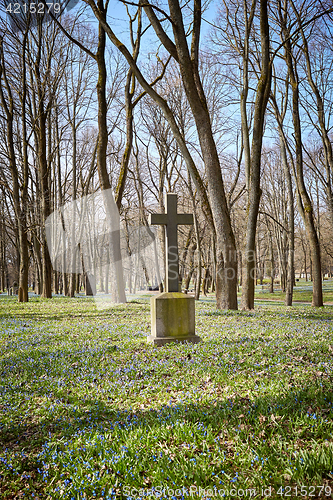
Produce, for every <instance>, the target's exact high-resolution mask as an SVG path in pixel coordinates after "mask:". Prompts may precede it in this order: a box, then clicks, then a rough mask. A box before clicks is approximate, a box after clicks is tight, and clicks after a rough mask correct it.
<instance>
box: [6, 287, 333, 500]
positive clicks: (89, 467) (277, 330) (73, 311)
mask: <svg viewBox="0 0 333 500" xmlns="http://www.w3.org/2000/svg"><path fill="white" fill-rule="evenodd" d="M332 315H333V307H325V308H324V309H322V310H315V309H312V308H311V307H309V306H301V305H298V306H297V307H295V308H292V309H290V308H289V309H286V308H284V307H282V306H279V305H263V306H257V307H256V310H255V311H254V312H246V313H245V312H241V311H238V312H230V311H217V310H216V309H215V305H214V303H213V301H210V300H208V301H200V302H199V303H197V320H196V327H197V333H198V335H200V336H201V338H202V342H201V343H200V344H198V345H177V344H172V345H170V344H169V345H167V346H164V347H161V348H154V347H153V346H152V345H148V344H147V343H146V336H147V335H148V334H149V329H150V311H149V303H148V302H147V301H145V300H141V301H140V300H137V301H136V302H135V303H130V304H127V305H120V306H117V307H114V308H113V309H111V310H110V311H103V312H100V311H97V310H96V308H95V304H94V301H93V300H90V299H65V298H54V299H53V300H51V301H47V300H41V299H38V298H35V299H32V300H31V301H30V302H29V303H28V304H18V303H17V302H16V299H15V298H13V297H4V296H3V297H1V298H0V344H1V357H0V377H1V390H0V415H1V418H0V441H1V447H0V476H1V479H0V481H1V482H0V498H1V499H14V498H17V499H18V498H28V499H36V498H39V499H56V500H58V499H80V500H81V499H109V498H132V499H139V498H170V499H171V498H172V491H171V490H175V489H181V488H183V487H184V488H185V491H184V492H183V493H184V495H183V496H180V495H179V493H180V492H179V491H178V492H174V493H175V494H174V496H173V497H174V498H185V499H186V498H188V499H192V498H221V497H222V493H221V495H220V496H215V492H216V491H217V490H224V493H225V497H227V498H240V496H242V494H239V495H238V493H237V494H236V495H235V492H238V491H240V490H241V489H243V490H247V495H244V497H245V498H250V496H251V495H252V497H253V492H252V491H250V489H251V488H253V489H255V490H256V494H257V498H264V495H263V494H261V490H262V489H265V488H271V490H269V492H270V493H271V496H270V498H284V495H285V494H288V493H291V497H294V498H296V497H298V498H300V497H301V487H302V485H303V490H302V491H303V496H302V498H306V496H308V498H314V497H315V498H319V493H320V492H321V493H322V494H321V498H325V493H326V494H327V496H329V497H331V494H330V492H331V491H333V481H332V478H333V439H332V430H333V420H332V417H333V408H332V406H333V390H332V380H333V379H332V365H333V322H332V317H333V316H332ZM191 486H192V490H191V493H193V494H192V496H189V495H187V494H186V489H187V493H189V492H190V487H191ZM281 486H282V487H283V488H285V490H281V489H280V488H281ZM310 486H313V487H314V489H313V490H310ZM153 487H155V488H158V487H160V489H157V491H156V493H157V494H158V493H159V492H161V491H162V493H161V494H160V495H152V494H150V495H149V490H151V488H153ZM199 487H201V488H202V489H205V490H206V495H205V494H204V493H203V492H202V491H201V492H199V491H197V493H195V488H197V490H199ZM296 487H297V488H298V490H297V495H296V494H295V493H296V490H295V488H296ZM320 487H323V489H322V490H320ZM132 488H133V490H132ZM163 488H164V489H165V490H164V492H163ZM214 488H216V490H214ZM288 488H292V489H291V490H289V489H288ZM325 488H326V490H325ZM142 489H145V491H141V492H140V490H142ZM208 489H210V490H211V491H208ZM144 493H146V496H144V495H143V494H144ZM150 493H151V491H150ZM244 493H246V492H245V491H244ZM310 493H315V496H314V495H309V494H310ZM327 496H326V497H327ZM289 497H290V496H289Z"/></svg>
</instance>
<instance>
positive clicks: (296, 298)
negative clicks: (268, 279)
mask: <svg viewBox="0 0 333 500" xmlns="http://www.w3.org/2000/svg"><path fill="white" fill-rule="evenodd" d="M263 288H264V289H263ZM274 289H275V291H274V293H269V285H268V284H266V283H265V284H264V287H262V286H260V285H258V286H256V293H255V297H256V299H265V300H278V301H282V302H284V299H285V295H286V294H285V293H284V292H282V291H281V288H279V285H274ZM323 300H324V304H325V303H331V302H332V303H333V282H332V280H326V281H323ZM311 301H312V282H311V281H305V279H304V278H303V279H301V280H300V281H298V282H297V283H296V286H295V287H294V294H293V302H296V303H297V302H309V303H311Z"/></svg>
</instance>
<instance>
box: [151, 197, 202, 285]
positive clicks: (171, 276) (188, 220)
mask: <svg viewBox="0 0 333 500" xmlns="http://www.w3.org/2000/svg"><path fill="white" fill-rule="evenodd" d="M165 204H166V213H165V214H150V215H149V219H148V221H149V224H150V225H164V226H166V231H165V234H166V236H165V249H166V250H165V256H166V266H165V271H166V276H165V288H166V290H165V291H166V292H178V291H179V267H178V262H179V258H178V238H177V226H179V225H189V224H193V215H192V214H178V213H177V195H176V194H174V193H168V194H167V195H166V197H165Z"/></svg>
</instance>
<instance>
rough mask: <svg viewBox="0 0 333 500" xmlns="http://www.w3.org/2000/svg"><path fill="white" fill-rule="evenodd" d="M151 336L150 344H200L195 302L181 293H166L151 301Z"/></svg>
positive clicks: (192, 298)
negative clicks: (196, 333)
mask: <svg viewBox="0 0 333 500" xmlns="http://www.w3.org/2000/svg"><path fill="white" fill-rule="evenodd" d="M150 307H151V335H149V337H148V338H147V340H148V342H153V343H154V344H155V345H164V344H167V343H169V342H181V343H185V342H191V343H197V342H200V340H201V339H200V337H198V336H197V335H195V300H194V297H189V296H188V295H184V294H183V293H179V292H164V293H161V294H159V295H156V296H155V297H151V299H150Z"/></svg>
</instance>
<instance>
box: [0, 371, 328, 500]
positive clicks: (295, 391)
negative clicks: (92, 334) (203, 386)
mask: <svg viewBox="0 0 333 500" xmlns="http://www.w3.org/2000/svg"><path fill="white" fill-rule="evenodd" d="M72 389H73V391H72V393H71V394H68V395H67V396H66V397H64V394H63V391H62V390H59V391H58V393H57V394H56V393H55V392H53V394H52V395H51V396H50V395H49V398H50V401H51V402H53V403H54V407H57V405H58V410H59V411H57V412H55V414H54V415H53V414H52V412H50V413H49V414H46V415H44V417H43V418H42V419H41V420H40V421H37V418H35V417H37V415H33V414H30V415H27V416H26V422H24V425H22V424H23V422H21V423H18V422H15V421H13V422H12V424H11V427H10V429H7V432H6V433H4V432H2V433H0V442H1V444H2V446H3V447H4V448H7V450H8V451H9V452H10V451H11V450H12V451H15V453H17V454H18V455H19V454H20V453H21V452H23V451H24V453H25V455H26V456H27V458H26V459H23V460H22V461H21V464H19V465H18V466H16V468H15V471H16V472H18V474H19V475H22V474H26V475H27V477H28V476H31V478H32V479H31V481H30V488H35V490H34V491H36V492H38V491H39V492H40V493H39V494H41V491H44V490H43V488H44V487H42V486H41V482H42V479H41V476H42V472H41V470H40V468H41V462H40V461H38V460H37V455H38V453H40V452H41V450H42V449H43V448H42V444H43V443H46V442H48V443H53V444H51V447H52V449H53V452H54V453H55V454H56V455H57V453H58V455H59V453H60V454H61V453H64V454H66V453H67V451H66V450H67V449H68V448H69V449H73V450H76V449H77V446H78V445H77V444H75V441H76V440H77V441H78V442H80V443H81V444H80V446H81V448H80V449H82V452H80V453H82V456H84V457H85V460H88V462H89V461H90V462H91V464H94V463H97V462H98V460H99V458H98V456H99V455H98V452H97V451H98V450H97V451H92V452H91V453H90V454H89V452H87V449H88V448H89V446H91V440H92V439H93V440H94V439H95V438H93V437H92V436H99V438H96V439H97V440H98V439H101V442H102V441H103V440H104V439H106V440H105V441H103V443H104V446H105V449H107V447H108V446H115V445H114V440H113V438H112V436H113V435H114V436H115V437H116V443H117V445H116V446H115V448H117V449H118V451H117V453H116V452H115V453H116V455H115V456H117V457H118V461H115V463H114V464H112V463H109V464H108V474H109V476H110V481H111V482H112V481H113V483H114V484H120V483H122V485H123V486H124V485H126V484H127V485H128V486H132V487H136V488H140V487H141V488H142V487H144V486H147V484H148V483H145V482H144V481H145V477H144V476H145V474H146V472H147V473H149V471H147V470H146V468H147V467H149V464H150V465H151V460H152V456H153V453H154V450H150V449H149V447H146V448H144V447H143V448H141V445H140V443H141V441H140V440H141V439H142V437H140V439H139V438H138V437H137V433H138V432H139V433H140V436H145V435H150V436H154V435H155V436H157V439H158V440H159V441H160V442H161V443H162V444H163V446H164V445H166V447H167V446H168V443H169V446H170V449H173V448H172V447H173V446H174V447H175V450H177V449H178V453H180V455H182V454H183V455H184V453H183V450H182V449H181V448H180V446H181V445H182V443H181V442H182V439H183V438H181V437H179V435H178V434H177V432H178V431H177V432H176V430H175V429H182V430H181V431H179V432H180V434H181V433H182V432H184V436H185V434H186V432H185V431H183V429H185V428H189V429H191V432H195V433H196V432H197V433H198V435H197V434H194V435H193V434H192V438H191V435H190V434H189V433H187V438H186V441H187V444H189V445H191V444H192V443H195V444H196V449H195V450H194V451H193V452H191V453H189V455H188V456H187V460H190V458H189V457H190V456H191V457H197V459H198V460H200V459H201V455H202V454H205V453H204V452H205V451H206V452H207V449H208V450H210V452H211V453H213V452H214V447H216V448H219V450H220V451H219V452H218V453H220V454H221V456H223V457H224V461H226V463H227V464H229V468H231V469H232V468H233V467H234V470H235V472H236V471H237V470H239V463H238V462H237V460H238V458H237V455H238V452H239V450H240V449H241V448H243V449H245V448H249V449H251V450H254V452H255V454H257V455H258V456H259V457H260V453H266V454H267V452H268V450H267V444H264V443H265V441H267V442H271V443H274V442H275V446H276V448H274V447H273V448H269V450H270V456H268V458H267V457H266V458H267V460H269V462H268V465H267V467H268V469H270V468H271V469H272V470H274V467H277V475H275V476H274V477H273V479H272V481H273V484H274V485H275V487H277V484H285V485H286V484H288V483H289V484H296V482H297V478H298V476H300V477H301V478H302V481H304V479H305V480H308V481H309V484H311V481H312V483H313V484H314V481H315V480H316V481H320V479H321V480H322V481H324V483H325V484H327V485H330V486H332V488H333V482H332V481H331V477H332V476H331V474H330V473H331V472H332V470H333V449H332V447H331V446H330V447H326V450H327V453H326V452H325V453H324V455H323V456H322V458H320V453H319V452H318V449H319V448H318V446H319V445H320V446H322V448H323V449H325V447H324V445H323V443H325V440H329V441H330V442H331V441H332V415H333V410H332V404H330V403H332V401H333V391H332V387H331V384H330V382H329V381H328V380H323V381H319V380H312V381H309V382H308V383H307V384H306V385H304V386H303V387H292V388H289V389H287V390H285V391H284V392H283V393H280V394H278V395H275V396H272V395H269V394H266V395H258V396H256V397H253V398H252V397H251V398H249V397H241V396H240V395H238V394H234V395H233V396H232V397H229V398H226V397H222V396H221V397H219V396H218V395H215V397H214V396H211V397H210V399H207V400H206V401H203V402H198V401H196V402H189V401H187V402H181V401H179V402H174V403H170V404H169V405H160V406H158V407H157V408H153V407H149V406H148V405H144V408H141V409H135V410H133V409H131V408H130V407H129V405H128V407H124V406H122V407H117V406H116V405H115V403H113V402H112V396H110V400H109V401H105V394H104V395H103V394H96V397H89V389H91V387H90V386H87V394H86V397H85V398H80V397H78V396H76V395H75V388H74V387H73V388H72ZM216 396H217V397H216ZM103 397H104V400H103ZM124 399H125V398H124ZM34 420H35V421H34ZM319 420H320V422H321V423H320V426H321V427H320V431H318V430H316V428H314V426H315V425H316V424H317V423H318V421H319ZM325 421H326V423H325ZM177 426H178V427H177ZM297 426H299V429H297ZM194 429H196V431H194ZM205 433H206V434H205ZM207 433H208V434H207ZM177 435H178V437H177ZM105 436H106V438H105ZM198 436H199V438H198ZM200 436H201V438H200ZM135 439H137V442H136V444H137V445H138V447H139V448H140V452H139V455H138V456H137V458H136V459H135V456H136V455H134V451H133V452H132V451H131V452H130V453H129V452H128V456H125V455H126V453H125V452H124V453H125V454H123V456H122V458H119V457H120V455H121V453H122V452H121V451H119V450H120V445H121V446H123V447H125V448H128V447H130V446H131V442H132V441H133V440H134V441H135ZM177 439H178V441H179V442H178V441H177ZM184 439H185V437H184ZM191 439H192V442H191ZM153 441H154V440H153V439H152V442H153ZM205 442H206V444H205ZM207 442H209V443H210V444H209V446H208V448H207ZM316 443H317V444H318V446H317V444H316ZM288 445H290V446H291V448H292V449H297V450H298V451H300V450H303V451H304V454H303V455H302V454H301V456H303V457H304V458H305V461H304V458H303V463H302V462H301V461H300V459H298V462H297V464H298V467H303V471H298V472H297V473H296V472H295V471H292V472H290V473H289V479H288V478H287V479H286V477H287V476H288V474H287V476H286V475H285V472H286V471H289V469H288V467H289V465H288V463H289V462H290V460H292V458H291V457H292V453H291V452H290V453H289V452H288V450H287V448H288ZM102 446H103V445H102ZM163 449H164V448H163ZM56 450H58V451H56ZM237 450H238V452H237ZM44 451H45V448H44ZM127 451H128V450H127ZM75 453H76V452H75ZM101 453H102V452H101ZM102 455H103V453H102ZM185 455H186V454H185ZM185 455H184V456H185ZM286 455H287V456H286ZM51 456H53V458H51ZM59 456H60V455H59ZM68 456H69V455H66V457H67V458H66V460H67V459H68ZM112 456H114V455H112ZM171 456H172V455H171ZM251 456H253V457H254V455H253V454H252V455H251ZM133 457H134V458H133ZM249 457H250V452H249V453H248V454H247V455H244V457H243V465H242V466H243V469H244V470H245V471H246V472H247V474H248V477H249V478H251V467H252V466H250V460H251V458H249ZM55 460H56V459H54V455H52V453H46V455H45V456H44V458H43V461H44V465H45V467H46V468H48V467H50V470H51V469H52V467H53V468H54V462H55ZM126 460H127V462H126ZM133 460H134V462H133ZM161 460H162V459H161ZM163 460H164V459H163ZM168 460H169V462H168ZM168 460H167V459H165V460H164V461H162V462H161V463H162V465H163V467H164V466H165V464H166V463H169V468H168V470H167V471H166V472H165V474H164V476H163V474H162V476H163V477H165V482H166V484H168V480H167V476H168V475H172V468H174V467H175V468H176V469H177V467H178V468H179V463H180V462H181V461H180V462H179V463H178V465H177V460H178V457H177V451H176V456H175V457H174V458H173V459H172V460H171V459H170V457H169V458H168ZM244 460H245V462H244ZM246 461H247V462H246ZM73 463H74V461H73ZM101 463H102V462H101ZM101 463H99V465H97V469H98V467H101ZM189 463H190V462H187V464H189ZM295 463H296V462H295ZM124 464H125V465H124ZM126 464H131V467H132V469H131V467H130V466H129V465H126ZM135 464H136V465H135ZM158 464H159V462H158V461H157V463H156V466H158ZM272 464H274V465H272ZM61 466H62V465H61V460H60V459H59V464H58V465H57V467H56V468H59V467H60V468H61ZM66 467H68V466H65V469H66ZM183 467H185V466H183ZM211 467H212V470H217V467H215V466H214V465H211ZM65 469H64V470H65ZM88 469H89V466H87V471H88ZM38 470H39V472H38ZM130 470H132V471H133V472H132V476H131V475H130ZM66 471H67V469H66ZM12 472H13V474H14V470H13V471H12ZM16 472H15V473H16ZM188 472H189V477H188V479H187V480H186V479H184V481H185V482H184V484H185V485H187V486H190V485H191V484H192V483H193V482H194V481H195V483H196V485H197V486H199V485H200V486H201V487H203V488H208V487H209V486H211V477H207V475H206V472H205V471H203V472H202V470H201V468H199V467H198V468H197V469H196V468H195V466H191V465H188ZM301 472H302V474H301ZM53 473H54V474H55V475H57V477H58V480H59V478H60V477H61V476H60V475H59V474H60V472H59V470H58V471H56V472H55V471H53ZM66 473H67V472H66ZM283 473H284V475H282V474H283ZM8 474H9V475H8ZM279 474H281V475H279ZM9 477H10V471H9V472H8V470H7V480H9V479H8V478H9ZM13 477H14V476H13ZM185 477H186V476H185ZM253 477H254V475H253ZM52 479H53V478H52V476H50V477H49V480H50V481H51V480H52ZM266 479H267V478H266ZM140 480H141V483H140ZM186 481H188V482H187V483H186ZM263 481H264V480H263ZM34 485H35V486H34ZM38 485H39V486H38ZM148 486H149V484H148ZM30 491H32V490H30ZM87 492H90V494H92V489H90V487H89V486H87ZM120 496H121V497H123V498H125V496H124V495H121V493H120ZM8 498H14V497H10V496H8ZM40 498H44V497H43V496H40ZM45 498H46V497H45ZM54 498H55V497H54ZM78 498H81V497H78ZM82 498H83V497H82ZM88 498H95V497H94V496H91V497H90V496H88Z"/></svg>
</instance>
